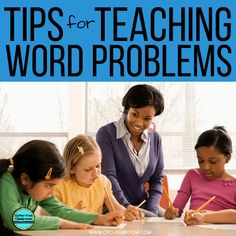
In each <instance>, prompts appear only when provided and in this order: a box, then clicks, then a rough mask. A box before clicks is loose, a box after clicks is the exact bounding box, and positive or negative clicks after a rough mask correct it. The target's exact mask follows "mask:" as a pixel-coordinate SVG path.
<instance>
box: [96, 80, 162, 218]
mask: <svg viewBox="0 0 236 236" xmlns="http://www.w3.org/2000/svg"><path fill="white" fill-rule="evenodd" d="M122 106H123V115H122V117H121V118H120V119H119V120H118V121H116V122H112V123H109V124H107V125H105V126H103V127H101V128H100V129H99V130H98V132H97V135H96V138H97V142H98V144H99V145H100V148H101V150H102V155H103V161H102V173H103V174H104V175H106V176H107V177H108V178H109V179H110V181H111V183H112V189H113V192H114V195H115V197H116V199H117V200H118V201H119V202H120V204H122V205H123V206H125V207H128V206H132V205H139V204H140V203H141V202H142V201H143V200H146V204H145V206H144V208H145V209H147V210H148V211H151V212H152V213H153V214H156V215H158V214H159V215H160V214H161V212H160V211H159V210H158V203H159V201H160V198H161V193H162V186H161V179H162V178H163V168H164V165H163V153H162V142H161V137H160V135H159V134H158V133H157V132H156V131H154V130H151V129H149V126H150V125H151V124H152V121H153V118H154V117H155V116H158V115H160V114H161V113H162V112H163V110H164V99H163V96H162V94H161V93H160V91H159V90H157V89H156V88H154V87H153V86H151V85H147V84H140V85H135V86H133V87H131V88H130V89H129V90H128V92H127V93H126V94H125V96H124V97H123V99H122ZM146 182H148V183H149V193H148V194H147V192H146V190H145V187H144V184H145V183H146Z"/></svg>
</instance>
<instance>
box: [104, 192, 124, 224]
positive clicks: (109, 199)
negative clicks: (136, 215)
mask: <svg viewBox="0 0 236 236" xmlns="http://www.w3.org/2000/svg"><path fill="white" fill-rule="evenodd" d="M104 191H105V193H106V196H107V198H108V201H109V203H110V205H111V208H112V211H113V212H114V213H115V212H116V210H115V208H114V206H113V204H112V201H111V198H110V196H109V194H108V192H107V190H106V188H104ZM116 222H117V224H120V221H119V219H118V218H116Z"/></svg>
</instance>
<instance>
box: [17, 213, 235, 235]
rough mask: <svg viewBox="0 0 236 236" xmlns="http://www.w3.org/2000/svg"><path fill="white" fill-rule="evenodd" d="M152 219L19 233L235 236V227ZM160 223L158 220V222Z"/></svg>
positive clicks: (22, 232) (20, 232)
mask: <svg viewBox="0 0 236 236" xmlns="http://www.w3.org/2000/svg"><path fill="white" fill-rule="evenodd" d="M150 220H153V219H152V218H148V217H146V218H145V219H143V220H140V221H134V222H124V223H125V224H126V226H125V227H124V228H116V227H98V228H96V227H95V228H94V229H92V230H91V229H90V230H78V229H77V230H71V229H69V230H62V229H60V230H40V231H17V233H19V234H22V235H33V236H49V235H50V236H80V235H91V236H93V235H114V236H121V235H136V236H138V235H144V236H154V235H155V236H156V235H164V236H185V235H186V236H187V235H188V236H189V235H191V236H198V235H200V236H201V235H204V236H205V235H206V236H222V235H224V236H235V235H236V224H235V225H201V226H197V225H194V226H186V225H185V224H184V223H183V221H182V219H180V220H175V221H168V220H162V221H160V222H150ZM157 221H158V220H157Z"/></svg>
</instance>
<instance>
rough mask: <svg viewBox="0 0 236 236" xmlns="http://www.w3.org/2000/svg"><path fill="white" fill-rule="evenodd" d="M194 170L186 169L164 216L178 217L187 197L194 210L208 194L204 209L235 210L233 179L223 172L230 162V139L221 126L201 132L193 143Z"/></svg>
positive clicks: (203, 201)
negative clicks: (196, 160) (213, 197)
mask: <svg viewBox="0 0 236 236" xmlns="http://www.w3.org/2000/svg"><path fill="white" fill-rule="evenodd" d="M195 150H196V152H197V159H198V164H199V167H200V168H198V169H192V170H189V171H188V172H187V174H186V175H185V177H184V180H183V182H182V185H181V187H180V190H179V191H178V194H177V196H176V198H175V200H174V202H173V205H172V206H170V207H169V208H167V209H166V212H165V214H164V216H165V217H166V218H167V219H174V218H175V217H180V216H181V214H182V212H183V209H184V207H185V205H186V203H187V202H188V199H189V198H190V209H191V210H196V209H197V208H198V207H200V206H201V205H202V204H204V203H205V202H206V201H207V200H208V199H210V198H211V197H212V196H215V197H216V198H215V199H214V200H213V201H211V202H210V203H209V204H208V205H207V206H206V207H205V210H211V211H219V210H225V209H236V191H235V187H236V180H235V178H234V177H233V176H232V175H230V174H229V173H228V172H226V171H225V164H226V163H228V162H229V161H230V158H231V153H232V142H231V138H230V137H229V135H228V134H227V132H226V130H225V128H224V127H222V126H217V127H214V128H213V129H210V130H207V131H205V132H203V133H202V134H201V135H200V136H199V138H198V140H197V144H196V145H195Z"/></svg>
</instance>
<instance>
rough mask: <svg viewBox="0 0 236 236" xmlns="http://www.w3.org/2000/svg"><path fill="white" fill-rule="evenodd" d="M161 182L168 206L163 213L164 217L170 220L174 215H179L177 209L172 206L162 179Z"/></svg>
mask: <svg viewBox="0 0 236 236" xmlns="http://www.w3.org/2000/svg"><path fill="white" fill-rule="evenodd" d="M161 184H162V188H163V193H164V194H165V195H166V197H167V198H168V201H169V207H168V208H167V209H166V211H165V213H164V217H165V218H166V219H169V220H172V219H174V218H176V217H179V209H178V208H175V207H174V205H173V202H172V201H171V199H170V196H169V194H168V192H167V189H166V187H165V185H164V183H163V181H161Z"/></svg>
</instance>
